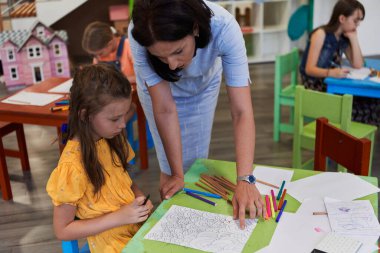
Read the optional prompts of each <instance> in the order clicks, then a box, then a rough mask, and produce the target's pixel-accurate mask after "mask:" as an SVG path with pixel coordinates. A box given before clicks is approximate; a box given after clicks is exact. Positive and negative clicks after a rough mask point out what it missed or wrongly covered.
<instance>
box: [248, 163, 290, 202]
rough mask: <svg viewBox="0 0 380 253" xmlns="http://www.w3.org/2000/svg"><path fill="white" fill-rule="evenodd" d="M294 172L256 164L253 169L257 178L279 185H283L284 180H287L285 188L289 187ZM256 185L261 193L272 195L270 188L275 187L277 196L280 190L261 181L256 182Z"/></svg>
mask: <svg viewBox="0 0 380 253" xmlns="http://www.w3.org/2000/svg"><path fill="white" fill-rule="evenodd" d="M293 173H294V171H293V170H284V169H276V168H270V167H265V166H256V167H255V169H254V170H253V175H254V176H255V177H256V178H257V179H259V180H261V181H264V182H267V183H270V184H273V185H276V186H278V187H281V184H282V181H284V180H285V186H284V189H287V187H288V185H289V182H290V180H291V179H292V176H293ZM256 187H257V189H258V190H259V192H260V194H261V195H270V190H271V189H273V191H274V194H275V196H276V197H277V194H278V191H279V189H275V188H272V187H270V186H267V185H264V184H260V183H256Z"/></svg>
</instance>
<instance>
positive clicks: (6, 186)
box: [0, 139, 13, 200]
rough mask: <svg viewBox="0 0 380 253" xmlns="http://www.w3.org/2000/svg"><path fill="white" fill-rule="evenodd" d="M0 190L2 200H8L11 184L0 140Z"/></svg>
mask: <svg viewBox="0 0 380 253" xmlns="http://www.w3.org/2000/svg"><path fill="white" fill-rule="evenodd" d="M0 188H1V193H2V195H3V199H4V200H10V199H12V198H13V196H12V188H11V182H10V180H9V174H8V167H7V162H6V160H5V151H4V146H3V141H2V140H1V139H0Z"/></svg>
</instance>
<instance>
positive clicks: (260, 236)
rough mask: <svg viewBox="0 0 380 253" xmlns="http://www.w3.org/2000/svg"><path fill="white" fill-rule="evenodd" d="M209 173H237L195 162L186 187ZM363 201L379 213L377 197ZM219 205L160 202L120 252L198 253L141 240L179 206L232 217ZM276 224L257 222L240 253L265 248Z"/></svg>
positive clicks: (182, 198) (223, 165) (230, 165)
mask: <svg viewBox="0 0 380 253" xmlns="http://www.w3.org/2000/svg"><path fill="white" fill-rule="evenodd" d="M206 172H209V173H210V174H218V175H221V176H224V177H226V178H228V179H229V180H231V181H232V182H233V181H235V179H236V170H235V163H234V162H226V161H216V160H209V159H198V160H197V161H196V162H195V163H194V164H193V165H192V166H191V168H190V170H189V171H188V172H187V173H186V175H185V183H186V185H187V186H190V188H191V187H193V186H194V184H195V182H197V181H198V180H199V175H200V174H201V173H206ZM317 173H321V172H317V171H310V170H298V169H295V170H294V174H293V177H292V181H295V180H298V179H301V178H305V177H308V176H312V175H315V174H317ZM363 178H364V179H365V180H366V181H368V182H370V183H372V184H373V185H376V186H377V184H378V181H377V178H375V177H363ZM362 199H368V200H370V201H371V204H372V206H373V207H374V210H375V213H376V214H377V212H378V203H377V200H378V195H377V194H371V195H368V196H366V197H363V198H362ZM286 200H287V201H288V204H287V205H286V212H296V210H297V209H298V207H299V206H300V203H299V202H298V201H297V200H295V199H294V198H293V197H291V196H290V195H286ZM216 201H217V203H218V206H217V207H213V206H210V205H208V204H206V203H202V202H200V201H199V200H197V199H193V198H189V197H188V196H187V195H186V194H184V193H177V194H176V195H175V196H174V197H173V198H171V199H169V200H165V201H163V202H162V203H161V204H160V205H159V206H158V208H157V209H156V210H155V212H154V213H153V214H152V215H151V216H150V217H149V219H148V220H147V221H146V222H145V223H144V225H143V226H142V227H141V228H140V230H139V231H138V232H137V234H136V235H135V236H134V237H133V238H132V240H131V241H130V242H129V243H128V244H127V245H126V247H125V248H124V249H123V250H122V252H123V253H129V252H147V253H149V252H152V253H153V252H154V253H159V252H162V253H164V252H173V253H174V252H181V253H182V252H184V253H187V252H201V251H199V250H196V249H191V248H186V247H182V246H178V245H175V244H169V243H163V242H157V241H151V240H144V236H145V235H146V234H147V233H148V232H149V230H150V229H151V228H152V227H153V226H154V225H155V224H156V223H157V222H158V221H159V220H160V218H161V217H162V216H163V215H164V214H165V212H166V211H167V210H169V208H170V206H171V205H173V204H175V205H179V206H185V207H190V208H195V209H198V210H203V211H208V212H214V213H220V214H226V215H232V206H230V205H229V204H227V202H226V201H225V200H216ZM276 224H277V223H276V222H275V220H274V219H270V220H269V221H266V222H259V223H258V224H257V226H256V228H255V229H254V231H253V233H252V235H251V237H250V239H249V240H248V241H247V244H246V246H245V248H244V250H243V252H255V251H257V250H259V249H261V248H263V247H265V246H267V245H268V244H269V242H270V240H271V238H272V235H273V233H274V231H275V229H276ZM202 252H203V251H202Z"/></svg>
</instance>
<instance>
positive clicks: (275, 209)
mask: <svg viewBox="0 0 380 253" xmlns="http://www.w3.org/2000/svg"><path fill="white" fill-rule="evenodd" d="M270 194H271V195H272V201H273V209H274V211H275V212H277V202H276V197H275V196H274V191H273V189H271V190H270Z"/></svg>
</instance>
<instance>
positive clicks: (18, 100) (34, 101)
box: [1, 91, 63, 106]
mask: <svg viewBox="0 0 380 253" xmlns="http://www.w3.org/2000/svg"><path fill="white" fill-rule="evenodd" d="M62 97H63V95H58V94H48V93H38V92H29V91H21V92H19V93H17V94H16V95H13V96H10V97H8V98H6V99H4V100H3V101H1V102H3V103H8V104H16V105H37V106H45V105H48V104H50V103H52V102H53V101H55V100H57V99H60V98H62Z"/></svg>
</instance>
